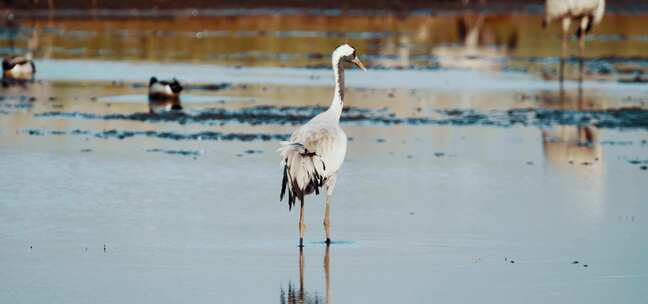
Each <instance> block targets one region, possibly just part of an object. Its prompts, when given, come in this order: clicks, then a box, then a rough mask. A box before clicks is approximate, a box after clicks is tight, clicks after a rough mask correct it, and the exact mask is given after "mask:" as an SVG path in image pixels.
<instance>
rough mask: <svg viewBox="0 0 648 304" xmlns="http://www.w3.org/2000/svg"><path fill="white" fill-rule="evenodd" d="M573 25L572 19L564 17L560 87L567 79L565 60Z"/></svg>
mask: <svg viewBox="0 0 648 304" xmlns="http://www.w3.org/2000/svg"><path fill="white" fill-rule="evenodd" d="M570 25H571V19H569V18H567V17H566V18H563V19H562V30H563V35H562V46H561V49H562V52H561V55H560V76H559V77H560V87H562V86H563V81H564V80H565V60H566V57H567V39H568V38H569V36H568V35H569V26H570Z"/></svg>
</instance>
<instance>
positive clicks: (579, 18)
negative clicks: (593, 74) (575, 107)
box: [542, 0, 605, 81]
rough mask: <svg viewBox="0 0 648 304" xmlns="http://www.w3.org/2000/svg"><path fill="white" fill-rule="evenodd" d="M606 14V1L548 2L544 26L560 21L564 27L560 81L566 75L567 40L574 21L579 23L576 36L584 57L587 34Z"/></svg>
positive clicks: (557, 0)
mask: <svg viewBox="0 0 648 304" xmlns="http://www.w3.org/2000/svg"><path fill="white" fill-rule="evenodd" d="M603 14H605V0H546V2H545V17H544V19H543V20H542V26H543V27H546V26H547V25H548V24H549V23H551V22H553V21H556V20H560V21H561V23H562V24H561V25H562V32H563V33H562V55H561V58H560V80H561V81H562V80H563V78H564V74H565V57H567V39H568V36H569V34H568V33H569V28H570V26H571V22H572V21H576V22H577V26H578V28H577V30H576V36H578V46H579V52H580V53H579V55H580V57H581V60H582V57H583V52H584V49H585V34H587V33H589V32H590V31H591V30H592V27H593V26H594V25H596V24H599V23H600V22H601V20H603Z"/></svg>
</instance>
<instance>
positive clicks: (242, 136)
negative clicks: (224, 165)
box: [22, 129, 290, 141]
mask: <svg viewBox="0 0 648 304" xmlns="http://www.w3.org/2000/svg"><path fill="white" fill-rule="evenodd" d="M22 132H23V133H25V134H28V135H32V136H45V135H81V136H89V137H96V138H102V139H119V140H122V139H126V138H132V137H150V138H158V139H168V140H176V141H183V140H212V141H259V140H260V141H271V140H272V141H280V140H288V138H289V137H290V135H288V134H269V133H221V132H213V131H205V132H199V133H188V134H187V133H185V134H183V133H175V132H159V131H128V130H104V131H99V132H94V131H89V130H80V129H75V130H72V131H60V130H54V131H48V130H42V129H23V130H22Z"/></svg>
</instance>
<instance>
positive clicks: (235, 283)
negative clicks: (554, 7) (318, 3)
mask: <svg viewBox="0 0 648 304" xmlns="http://www.w3.org/2000/svg"><path fill="white" fill-rule="evenodd" d="M645 20H646V17H645V16H643V15H630V16H625V15H623V16H622V15H609V16H607V17H606V19H605V22H604V23H603V24H602V25H601V26H600V27H599V28H597V30H596V31H595V33H594V34H593V35H592V36H590V37H589V38H588V41H587V45H588V48H587V50H586V58H587V60H586V61H585V62H584V63H583V73H582V74H581V73H579V70H580V67H579V61H578V59H577V58H576V57H572V58H569V59H568V60H567V71H566V79H567V80H566V81H565V83H564V84H563V85H562V86H561V85H560V84H559V83H558V81H557V79H558V76H557V69H558V63H559V54H560V48H559V47H560V41H559V39H558V32H557V27H554V28H552V29H550V30H548V31H544V32H543V31H542V30H541V28H540V17H539V16H533V15H532V16H526V15H522V16H485V17H480V16H438V17H426V16H418V15H417V16H405V17H389V16H373V17H372V16H370V17H363V16H356V17H330V16H300V15H274V16H233V17H214V18H199V19H197V18H187V17H183V18H178V19H177V20H144V21H142V20H139V21H133V20H115V21H103V20H72V19H71V20H63V21H60V20H53V21H46V20H45V21H44V20H23V21H21V22H20V23H19V26H16V27H14V28H5V29H4V31H3V35H2V36H1V39H0V45H1V46H2V47H3V48H4V49H3V50H4V51H5V52H6V53H16V54H18V53H23V52H25V51H26V50H28V49H33V50H34V52H33V53H34V57H35V59H36V64H37V69H38V73H37V75H36V81H35V82H34V83H29V84H26V85H24V86H20V85H14V86H9V87H4V88H2V95H1V97H0V168H1V170H2V174H0V193H1V194H0V269H2V271H0V282H2V287H0V302H7V303H34V302H53V303H77V302H92V303H124V302H127V303H129V302H156V303H178V302H187V301H189V302H198V303H204V302H218V303H253V302H276V301H277V300H279V301H280V302H286V303H294V302H297V303H299V302H305V303H315V302H317V303H321V302H337V303H366V302H378V303H387V302H396V303H430V302H452V303H466V302H503V303H520V302H531V303H611V302H619V303H645V302H646V301H648V292H647V291H646V289H645V288H644V286H646V285H647V283H648V266H647V264H646V262H645V261H644V259H645V256H646V253H647V252H648V242H646V241H647V239H646V236H645V231H646V229H648V225H647V224H646V223H647V222H646V216H647V215H648V210H647V208H648V207H647V206H646V204H645V201H646V200H645V187H646V186H648V182H647V181H648V179H647V177H648V175H647V174H648V170H647V169H648V168H647V167H646V166H648V153H647V151H648V133H647V132H646V130H647V129H648V114H647V112H646V110H647V107H648V104H647V102H648V99H647V98H646V97H645V96H646V92H647V91H646V90H647V89H646V85H645V84H643V83H642V82H643V81H644V78H643V71H645V69H646V68H647V65H648V64H647V63H648V39H646V37H648V28H645V27H642V26H640V25H642V24H645ZM471 31H472V32H473V33H476V34H473V35H469V34H467V33H468V32H471ZM475 35H476V37H477V38H478V39H476V40H474V39H468V38H467V37H475ZM342 42H349V43H351V44H353V45H354V46H355V47H357V49H358V53H359V55H360V58H361V59H363V61H365V62H366V63H367V65H368V67H369V71H368V72H364V73H363V72H360V71H357V70H353V69H349V70H347V84H348V86H349V88H348V92H347V94H346V99H347V100H346V105H347V107H348V109H347V110H345V112H344V114H343V117H342V121H343V128H344V129H345V130H346V132H347V134H348V136H349V137H350V139H351V141H350V143H349V151H348V154H347V159H346V161H345V164H344V166H343V169H342V172H341V175H340V177H339V182H338V185H337V187H336V193H335V196H334V199H333V209H332V214H331V217H332V221H333V236H334V239H335V240H336V241H335V242H334V244H333V245H332V246H331V247H330V249H329V250H328V251H327V250H326V247H325V246H324V245H323V243H322V240H323V238H324V236H323V228H322V225H321V222H322V214H323V207H322V203H321V202H322V200H323V198H322V197H310V198H309V199H308V200H307V204H306V205H307V206H306V222H307V225H308V229H307V232H306V239H307V241H306V248H305V249H304V252H303V254H301V255H300V252H299V250H298V248H297V246H296V245H297V242H296V240H297V236H298V234H297V214H296V213H295V212H293V213H289V212H288V208H287V204H286V203H285V202H283V203H282V202H279V201H278V197H279V186H280V178H281V168H280V167H279V159H278V156H277V154H276V152H275V150H276V148H277V146H278V142H279V141H280V140H284V139H286V138H287V136H289V134H290V132H291V131H292V130H293V129H294V128H295V127H296V126H297V125H299V124H301V123H303V122H305V121H307V120H308V119H309V118H310V117H312V116H313V115H315V114H316V113H318V112H320V111H322V110H324V109H325V107H326V106H328V103H329V102H330V99H331V96H332V75H331V71H330V70H329V68H328V66H327V65H328V64H329V57H328V56H329V52H330V51H331V50H332V49H333V48H334V47H335V46H336V45H338V44H339V43H342ZM570 53H572V54H573V55H576V53H577V48H576V43H575V42H573V43H572V49H571V50H570ZM151 76H158V77H159V78H171V77H176V78H178V79H179V80H180V81H181V82H183V84H184V85H185V91H183V93H182V96H181V104H182V109H181V110H172V111H171V110H169V109H170V108H171V106H170V105H167V104H164V103H155V104H149V102H148V99H147V96H146V95H147V87H146V86H147V83H148V79H149V78H150V77H151ZM579 78H582V79H584V80H583V81H579ZM561 88H562V89H561Z"/></svg>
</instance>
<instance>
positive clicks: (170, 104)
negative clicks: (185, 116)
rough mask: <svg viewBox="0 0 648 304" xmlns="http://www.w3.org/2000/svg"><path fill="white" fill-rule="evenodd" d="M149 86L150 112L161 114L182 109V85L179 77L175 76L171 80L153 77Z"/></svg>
mask: <svg viewBox="0 0 648 304" xmlns="http://www.w3.org/2000/svg"><path fill="white" fill-rule="evenodd" d="M148 88H149V112H151V113H157V114H160V113H166V112H171V111H180V110H182V104H181V103H180V92H182V85H180V82H178V80H177V79H175V78H173V79H172V80H171V81H167V80H158V79H157V78H156V77H151V80H150V81H149V86H148Z"/></svg>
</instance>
